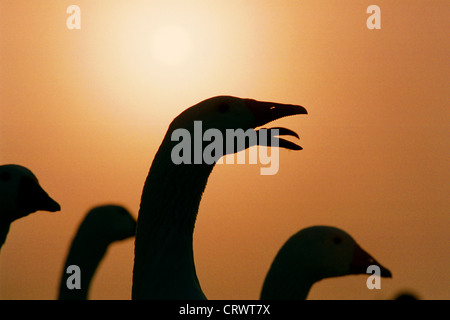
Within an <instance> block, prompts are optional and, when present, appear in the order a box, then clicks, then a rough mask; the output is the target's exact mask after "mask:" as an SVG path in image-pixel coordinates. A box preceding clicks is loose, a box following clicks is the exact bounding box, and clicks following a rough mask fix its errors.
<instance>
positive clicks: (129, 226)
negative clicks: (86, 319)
mask: <svg viewBox="0 0 450 320" xmlns="http://www.w3.org/2000/svg"><path fill="white" fill-rule="evenodd" d="M135 232H136V220H135V219H134V218H133V216H132V215H131V214H130V213H129V212H128V211H127V210H126V209H125V208H123V207H122V206H118V205H103V206H98V207H95V208H93V209H92V210H90V211H89V212H88V213H87V215H86V217H85V218H84V220H83V221H82V222H81V224H80V226H79V228H78V231H77V233H76V234H75V237H74V238H73V241H72V244H71V246H70V250H69V253H68V255H67V258H66V263H65V265H64V269H63V272H62V276H61V281H60V287H59V296H58V299H60V300H86V299H87V297H88V292H89V286H90V283H91V280H92V277H93V275H94V273H95V271H96V270H97V267H98V265H99V263H100V261H101V260H102V258H103V257H104V256H105V254H106V251H107V249H108V246H109V245H110V244H111V243H113V242H114V241H119V240H124V239H127V238H130V237H132V236H134V235H135ZM70 265H76V266H78V267H79V268H80V271H81V288H80V289H75V288H73V289H69V288H68V286H67V280H68V278H69V277H70V276H71V275H72V272H70V273H67V272H66V271H67V267H68V266H70Z"/></svg>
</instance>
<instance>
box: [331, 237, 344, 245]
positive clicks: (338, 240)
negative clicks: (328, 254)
mask: <svg viewBox="0 0 450 320" xmlns="http://www.w3.org/2000/svg"><path fill="white" fill-rule="evenodd" d="M341 242H342V239H341V238H340V237H338V236H336V237H334V238H333V243H334V244H339V243H341Z"/></svg>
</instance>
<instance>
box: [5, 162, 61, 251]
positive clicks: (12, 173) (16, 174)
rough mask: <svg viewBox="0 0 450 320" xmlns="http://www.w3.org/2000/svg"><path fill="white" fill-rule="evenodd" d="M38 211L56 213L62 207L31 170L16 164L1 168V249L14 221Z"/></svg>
mask: <svg viewBox="0 0 450 320" xmlns="http://www.w3.org/2000/svg"><path fill="white" fill-rule="evenodd" d="M38 210H43V211H51V212H55V211H59V210H61V207H60V206H59V204H58V203H57V202H56V201H55V200H53V199H52V198H50V197H49V195H48V194H47V193H46V192H45V191H44V189H42V187H41V186H40V185H39V182H38V180H37V178H36V176H35V175H34V174H33V173H32V172H31V171H30V170H29V169H27V168H25V167H23V166H19V165H15V164H7V165H2V166H0V248H1V247H2V246H3V244H4V243H5V241H6V236H7V235H8V232H9V227H10V225H11V223H12V222H13V221H14V220H17V219H20V218H22V217H25V216H27V215H29V214H30V213H33V212H36V211H38Z"/></svg>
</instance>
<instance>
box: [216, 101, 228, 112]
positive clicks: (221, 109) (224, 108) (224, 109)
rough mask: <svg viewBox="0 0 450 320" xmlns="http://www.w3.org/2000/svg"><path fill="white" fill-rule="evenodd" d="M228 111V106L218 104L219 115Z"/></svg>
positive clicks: (226, 104)
mask: <svg viewBox="0 0 450 320" xmlns="http://www.w3.org/2000/svg"><path fill="white" fill-rule="evenodd" d="M228 109H230V105H229V104H228V103H225V102H223V103H221V104H219V112H220V113H225V112H227V111H228Z"/></svg>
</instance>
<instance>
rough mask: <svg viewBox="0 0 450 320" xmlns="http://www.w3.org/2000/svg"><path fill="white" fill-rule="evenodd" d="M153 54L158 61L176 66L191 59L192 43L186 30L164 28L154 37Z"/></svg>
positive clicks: (174, 27)
mask: <svg viewBox="0 0 450 320" xmlns="http://www.w3.org/2000/svg"><path fill="white" fill-rule="evenodd" d="M152 52H153V55H154V56H155V58H156V59H157V60H158V61H160V62H162V63H164V64H166V65H169V66H175V65H178V64H180V63H182V62H185V61H186V60H187V59H188V58H189V56H190V54H191V52H192V41H191V38H190V36H189V34H188V33H187V32H186V30H185V29H183V28H181V27H178V26H166V27H162V28H160V29H158V30H157V31H156V33H155V34H154V36H153V39H152Z"/></svg>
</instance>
